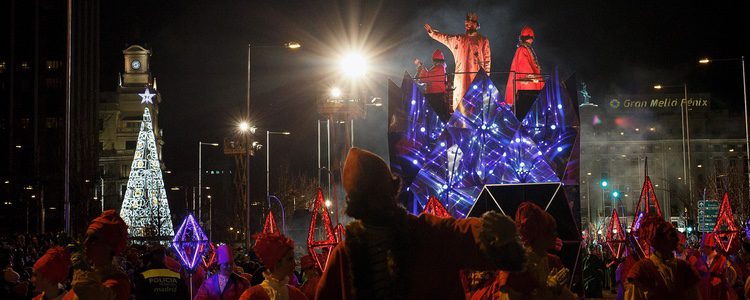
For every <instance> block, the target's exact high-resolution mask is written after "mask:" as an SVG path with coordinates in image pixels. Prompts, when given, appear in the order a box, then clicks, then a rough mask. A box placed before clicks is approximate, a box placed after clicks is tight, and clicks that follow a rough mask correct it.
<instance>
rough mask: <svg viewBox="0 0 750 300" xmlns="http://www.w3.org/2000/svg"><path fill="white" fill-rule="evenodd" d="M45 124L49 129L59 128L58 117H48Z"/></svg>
mask: <svg viewBox="0 0 750 300" xmlns="http://www.w3.org/2000/svg"><path fill="white" fill-rule="evenodd" d="M44 125H45V127H47V129H52V128H57V118H46V119H45V120H44Z"/></svg>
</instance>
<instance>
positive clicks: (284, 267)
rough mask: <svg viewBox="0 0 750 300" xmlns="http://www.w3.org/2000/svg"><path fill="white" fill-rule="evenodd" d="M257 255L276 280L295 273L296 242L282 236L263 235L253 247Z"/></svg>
mask: <svg viewBox="0 0 750 300" xmlns="http://www.w3.org/2000/svg"><path fill="white" fill-rule="evenodd" d="M253 250H254V251H255V254H256V255H258V257H259V258H260V261H261V262H262V263H263V265H264V266H265V267H266V269H267V270H268V271H270V274H271V275H272V276H273V277H274V278H276V279H283V278H284V277H287V276H289V275H291V274H292V272H294V267H295V262H294V242H293V241H292V240H291V239H289V238H287V237H286V236H284V235H281V234H261V235H259V236H258V238H257V239H256V241H255V247H253Z"/></svg>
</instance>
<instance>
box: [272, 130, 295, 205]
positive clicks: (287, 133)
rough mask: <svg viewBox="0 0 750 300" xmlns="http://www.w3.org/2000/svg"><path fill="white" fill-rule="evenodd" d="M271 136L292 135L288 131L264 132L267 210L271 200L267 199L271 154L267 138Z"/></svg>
mask: <svg viewBox="0 0 750 300" xmlns="http://www.w3.org/2000/svg"><path fill="white" fill-rule="evenodd" d="M272 134H278V135H290V134H292V133H291V132H289V131H268V130H266V201H269V204H268V208H269V209H271V204H270V201H271V200H269V198H268V197H269V196H270V193H269V190H270V186H271V185H270V182H271V180H270V179H271V177H270V176H269V174H270V173H271V172H270V171H269V169H270V168H269V166H270V158H271V155H270V154H271V144H270V143H269V137H270V136H271V135H272Z"/></svg>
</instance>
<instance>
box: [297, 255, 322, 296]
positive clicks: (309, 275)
mask: <svg viewBox="0 0 750 300" xmlns="http://www.w3.org/2000/svg"><path fill="white" fill-rule="evenodd" d="M300 268H301V269H302V276H304V278H305V282H304V283H303V284H302V288H300V289H301V290H302V292H303V293H305V296H307V299H315V292H316V291H317V290H318V282H319V281H320V273H321V272H320V268H318V265H317V264H316V263H315V259H313V257H312V256H310V255H305V256H303V257H302V258H301V259H300Z"/></svg>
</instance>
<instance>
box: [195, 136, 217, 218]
mask: <svg viewBox="0 0 750 300" xmlns="http://www.w3.org/2000/svg"><path fill="white" fill-rule="evenodd" d="M203 146H213V147H219V144H218V143H204V142H198V223H200V222H201V221H203V218H202V216H201V212H202V211H203V202H202V201H201V200H202V198H201V191H202V190H203V187H202V184H203ZM208 228H209V229H210V228H211V225H210V224H209V225H208Z"/></svg>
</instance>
